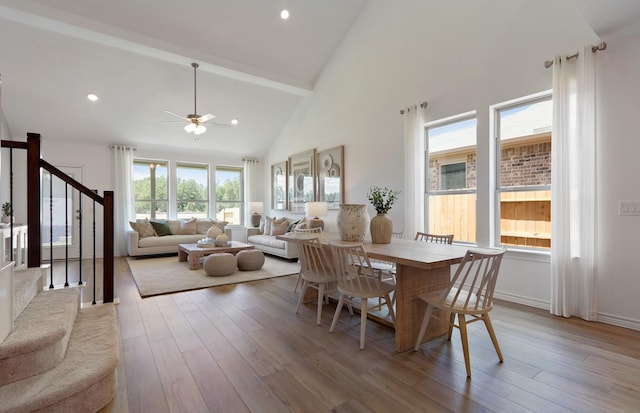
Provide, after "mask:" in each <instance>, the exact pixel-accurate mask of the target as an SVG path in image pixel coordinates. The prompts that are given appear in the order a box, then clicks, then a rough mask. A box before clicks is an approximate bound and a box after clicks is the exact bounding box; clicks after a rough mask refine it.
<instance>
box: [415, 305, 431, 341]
mask: <svg viewBox="0 0 640 413" xmlns="http://www.w3.org/2000/svg"><path fill="white" fill-rule="evenodd" d="M431 314H433V306H430V305H429V304H427V308H426V310H424V317H423V318H422V325H420V332H419V333H418V339H417V340H416V346H415V347H414V348H413V349H414V350H415V351H418V350H420V345H421V344H422V339H423V338H424V333H425V332H426V331H427V327H428V326H429V321H430V320H431Z"/></svg>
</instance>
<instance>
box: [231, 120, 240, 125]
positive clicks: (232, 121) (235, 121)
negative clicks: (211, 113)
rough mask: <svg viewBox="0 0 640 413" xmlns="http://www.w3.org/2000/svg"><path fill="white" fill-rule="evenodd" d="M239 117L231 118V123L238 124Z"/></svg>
mask: <svg viewBox="0 0 640 413" xmlns="http://www.w3.org/2000/svg"><path fill="white" fill-rule="evenodd" d="M238 122H239V121H238V119H231V124H232V125H237V124H238Z"/></svg>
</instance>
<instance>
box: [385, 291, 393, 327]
mask: <svg viewBox="0 0 640 413" xmlns="http://www.w3.org/2000/svg"><path fill="white" fill-rule="evenodd" d="M394 295H395V294H394ZM384 300H385V302H386V303H387V308H389V315H390V316H391V320H393V324H395V323H396V313H395V311H393V300H392V299H391V295H390V294H387V295H385V296H384Z"/></svg>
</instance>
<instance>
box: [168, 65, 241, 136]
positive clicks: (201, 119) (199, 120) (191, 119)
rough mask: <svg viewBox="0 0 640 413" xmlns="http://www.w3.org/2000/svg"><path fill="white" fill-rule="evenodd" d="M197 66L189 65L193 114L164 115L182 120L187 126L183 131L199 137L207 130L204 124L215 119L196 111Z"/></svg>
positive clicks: (217, 124) (172, 113)
mask: <svg viewBox="0 0 640 413" xmlns="http://www.w3.org/2000/svg"><path fill="white" fill-rule="evenodd" d="M198 66H199V65H198V64H197V63H191V67H193V113H191V114H189V115H187V116H186V117H185V116H182V115H178V114H177V113H175V112H171V111H168V110H165V112H166V113H168V114H170V115H173V116H176V117H178V118H180V119H182V120H183V121H186V122H187V125H186V126H185V127H184V130H186V131H187V132H188V133H191V132H193V133H194V134H195V135H200V134H201V133H204V132H205V131H206V130H207V128H206V127H205V126H204V125H205V124H208V123H207V122H209V121H210V120H212V119H215V116H214V115H212V114H211V113H207V114H206V115H202V116H200V115H198V111H197V105H196V97H197V95H196V69H197V68H198ZM166 122H179V121H166ZM211 125H215V126H230V125H225V124H223V123H213V122H212V123H211Z"/></svg>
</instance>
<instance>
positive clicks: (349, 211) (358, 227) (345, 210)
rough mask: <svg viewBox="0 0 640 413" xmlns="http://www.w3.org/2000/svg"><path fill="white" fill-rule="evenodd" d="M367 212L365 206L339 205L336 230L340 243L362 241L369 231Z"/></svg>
mask: <svg viewBox="0 0 640 413" xmlns="http://www.w3.org/2000/svg"><path fill="white" fill-rule="evenodd" d="M369 222H370V218H369V212H368V211H367V206H366V205H365V204H341V205H340V211H339V212H338V230H339V231H340V239H341V240H342V241H355V242H362V241H364V236H365V235H366V234H367V230H368V229H369Z"/></svg>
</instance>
